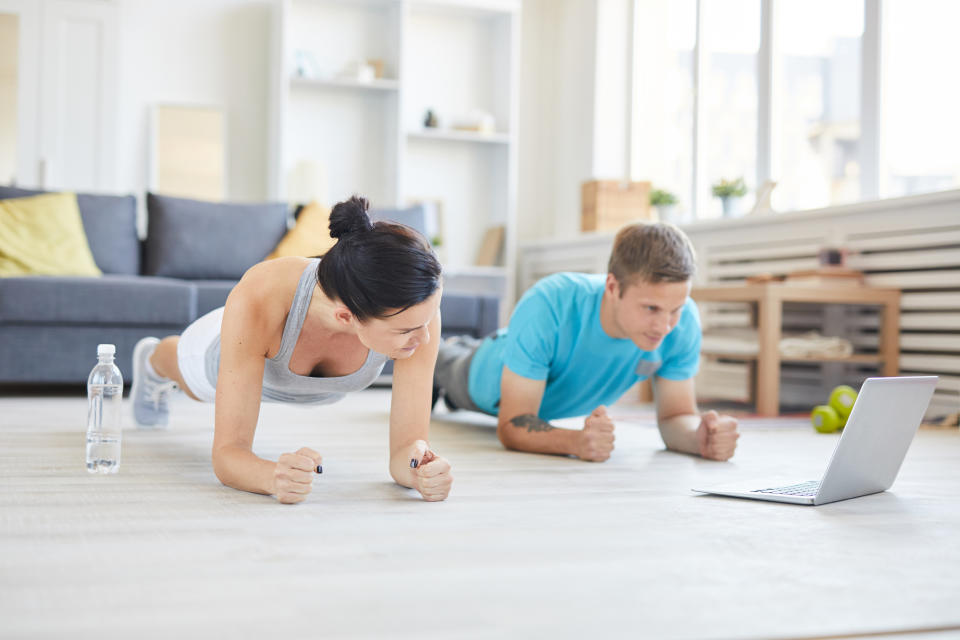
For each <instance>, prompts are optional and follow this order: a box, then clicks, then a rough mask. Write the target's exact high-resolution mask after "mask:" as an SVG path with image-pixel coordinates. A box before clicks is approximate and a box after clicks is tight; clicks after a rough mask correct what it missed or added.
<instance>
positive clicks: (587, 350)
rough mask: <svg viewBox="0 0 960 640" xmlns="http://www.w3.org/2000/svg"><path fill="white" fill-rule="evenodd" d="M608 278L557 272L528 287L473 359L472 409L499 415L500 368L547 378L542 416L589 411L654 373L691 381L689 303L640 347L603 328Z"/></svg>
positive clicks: (693, 311)
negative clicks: (650, 345) (649, 345)
mask: <svg viewBox="0 0 960 640" xmlns="http://www.w3.org/2000/svg"><path fill="white" fill-rule="evenodd" d="M605 282H606V276H605V275H588V274H584V273H557V274H554V275H552V276H548V277H546V278H544V279H543V280H540V281H539V282H537V284H535V285H534V286H533V287H531V288H530V289H529V290H528V291H527V292H526V293H525V294H524V295H523V297H522V298H521V299H520V302H518V303H517V307H516V309H514V311H513V315H512V316H511V318H510V324H509V326H508V327H506V328H504V329H500V330H499V331H498V332H497V333H496V334H495V335H493V336H491V337H488V338H486V339H485V340H484V341H483V343H482V344H481V345H480V347H479V348H478V349H477V352H476V353H475V354H474V356H473V360H472V362H471V364H470V378H469V383H468V384H469V387H468V388H469V391H470V397H471V398H472V399H473V401H474V403H476V405H477V407H478V408H480V409H481V410H482V411H485V412H487V413H490V414H493V415H496V413H497V408H498V407H499V405H500V378H501V375H502V373H503V366H504V365H506V366H507V367H509V368H510V370H511V371H513V372H514V373H516V374H518V375H521V376H523V377H525V378H530V379H532V380H546V381H547V385H546V389H545V390H544V394H543V401H542V403H541V405H540V418H541V419H543V420H553V419H556V418H568V417H572V416H582V415H586V414H589V413H590V412H591V411H593V410H594V409H596V408H597V407H598V406H600V405H610V404H612V403H614V402H616V401H617V400H618V399H619V398H620V396H622V395H623V394H624V393H625V392H626V391H627V389H629V388H630V387H632V386H633V385H634V384H635V383H636V382H637V381H638V380H644V379H646V378H648V377H650V376H651V375H654V374H656V375H657V376H659V377H661V378H666V379H668V380H687V379H689V378H692V377H693V376H694V375H695V374H696V372H697V368H698V366H699V363H700V316H699V314H698V312H697V307H696V304H695V303H694V302H693V300H690V299H688V300H687V302H686V304H685V305H684V307H683V311H682V312H681V314H680V320H679V321H678V322H677V325H676V326H675V327H674V328H673V330H672V331H671V332H670V333H669V334H667V336H666V337H665V338H664V339H663V341H662V342H661V343H660V346H659V347H657V348H656V349H655V350H653V351H643V350H641V349H639V348H638V347H637V346H636V345H635V344H634V343H633V342H632V341H631V340H629V339H627V338H611V337H610V336H608V335H607V334H606V333H605V332H604V330H603V327H602V326H601V324H600V302H601V301H602V300H603V291H604V283H605Z"/></svg>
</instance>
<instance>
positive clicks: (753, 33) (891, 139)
mask: <svg viewBox="0 0 960 640" xmlns="http://www.w3.org/2000/svg"><path fill="white" fill-rule="evenodd" d="M634 3H635V4H634V11H635V15H636V17H637V19H636V24H637V32H636V33H635V36H634V45H633V46H634V51H633V56H634V57H633V66H634V73H635V76H634V95H633V105H634V113H633V118H634V121H633V127H632V130H633V140H632V141H631V152H632V167H633V177H634V179H637V180H650V181H651V182H652V183H653V186H654V187H655V188H661V189H668V190H670V191H673V192H674V193H676V194H677V195H678V197H679V200H680V209H681V211H682V212H683V213H685V214H686V215H685V216H682V217H681V219H680V221H686V220H692V219H705V218H716V217H719V216H720V215H721V203H720V201H719V199H718V198H715V197H713V194H712V188H711V187H712V185H713V184H715V183H716V182H718V181H719V180H721V179H726V180H733V179H736V178H741V177H742V178H743V179H744V181H745V182H746V184H747V188H748V192H749V193H748V195H747V196H746V197H745V198H743V199H742V200H741V205H740V208H741V211H740V213H743V212H744V211H743V210H745V209H749V208H750V207H752V206H753V203H754V201H755V197H756V192H757V190H758V188H760V187H762V185H758V184H757V183H758V181H760V180H765V179H767V176H769V177H770V179H772V180H774V181H776V183H777V187H776V189H774V190H773V193H772V199H771V205H772V207H773V208H774V209H775V210H778V211H794V210H802V209H813V208H820V207H826V206H831V205H837V204H843V203H849V202H855V201H858V200H861V199H863V198H873V197H877V196H878V195H879V196H880V197H895V196H902V195H909V194H913V193H924V192H932V191H942V190H945V189H955V188H960V154H958V153H957V152H956V149H958V148H960V118H958V117H957V116H956V114H957V113H960V84H958V83H957V82H955V81H954V76H955V75H956V73H955V69H954V68H953V67H954V66H956V65H955V61H957V60H960V37H957V34H956V33H955V31H956V26H957V25H958V24H960V3H957V2H955V1H954V0H805V1H804V2H800V1H799V0H769V1H768V2H766V3H763V4H762V3H761V0H677V1H672V0H634ZM763 7H766V8H767V9H769V10H770V11H771V13H770V15H769V16H767V15H766V14H762V9H763ZM877 25H879V32H878V28H877ZM698 34H699V35H698ZM762 36H763V37H762ZM762 44H765V45H767V46H761V45H762ZM877 44H879V46H877ZM865 47H866V48H865ZM865 50H867V51H873V50H876V51H879V53H878V54H877V53H869V54H868V55H870V58H868V59H867V60H866V61H864V60H862V57H863V52H864V51H865ZM698 61H699V65H698V64H697V62H698ZM758 70H760V71H758ZM768 70H769V74H768V73H767V71H768ZM878 87H879V89H878ZM696 88H699V92H700V93H699V99H697V92H696ZM864 96H867V98H866V100H868V102H866V103H864V102H863V100H864V99H865V98H864ZM871 96H877V97H875V98H874V97H871ZM877 115H879V119H878V118H877V117H876V116H877ZM878 185H879V186H878Z"/></svg>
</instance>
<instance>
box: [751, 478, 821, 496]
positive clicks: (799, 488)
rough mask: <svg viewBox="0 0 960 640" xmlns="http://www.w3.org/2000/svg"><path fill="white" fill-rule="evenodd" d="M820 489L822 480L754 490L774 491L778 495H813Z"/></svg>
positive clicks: (755, 491) (762, 491)
mask: <svg viewBox="0 0 960 640" xmlns="http://www.w3.org/2000/svg"><path fill="white" fill-rule="evenodd" d="M818 489H820V481H819V480H810V481H809V482H801V483H800V484H791V485H788V486H786V487H774V488H772V489H756V490H754V493H774V494H776V495H778V496H804V497H813V496H815V495H817V490H818Z"/></svg>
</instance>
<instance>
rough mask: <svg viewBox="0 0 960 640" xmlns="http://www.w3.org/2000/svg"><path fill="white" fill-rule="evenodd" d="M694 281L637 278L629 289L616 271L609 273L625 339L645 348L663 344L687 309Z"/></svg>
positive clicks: (616, 317)
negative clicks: (622, 286)
mask: <svg viewBox="0 0 960 640" xmlns="http://www.w3.org/2000/svg"><path fill="white" fill-rule="evenodd" d="M691 284H692V283H691V282H690V281H689V280H685V281H683V282H660V283H657V284H652V283H650V282H644V281H642V280H636V281H635V282H633V283H632V284H628V285H627V286H626V287H625V288H621V287H620V283H619V282H617V279H616V278H614V277H613V275H612V274H610V275H608V276H607V291H606V294H607V295H608V296H610V300H611V303H612V305H613V306H612V309H613V321H614V324H615V325H616V328H617V330H618V331H619V332H620V334H621V335H620V336H618V337H622V338H628V339H629V340H631V341H632V342H633V344H635V345H637V347H638V348H640V349H643V350H644V351H652V350H653V349H656V348H657V347H659V346H660V343H661V342H663V339H664V338H665V337H666V336H667V334H668V333H670V332H671V331H672V330H673V328H674V327H675V326H677V322H679V321H680V314H681V313H682V312H683V305H684V304H685V303H686V301H687V296H689V295H690V287H691Z"/></svg>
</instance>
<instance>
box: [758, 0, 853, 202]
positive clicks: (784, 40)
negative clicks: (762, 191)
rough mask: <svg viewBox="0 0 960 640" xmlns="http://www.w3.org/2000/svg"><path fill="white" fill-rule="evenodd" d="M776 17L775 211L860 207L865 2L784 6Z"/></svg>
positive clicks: (810, 1) (826, 0) (822, 0)
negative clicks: (848, 204) (843, 205)
mask: <svg viewBox="0 0 960 640" xmlns="http://www.w3.org/2000/svg"><path fill="white" fill-rule="evenodd" d="M775 15H776V25H777V26H776V36H775V37H776V38H777V43H778V46H777V49H778V51H779V55H778V57H777V59H775V60H774V73H775V74H776V76H777V77H778V81H777V82H775V83H774V86H776V87H780V88H781V93H780V95H778V96H776V97H775V99H774V104H776V105H778V108H777V110H776V112H775V113H774V114H773V121H774V129H773V132H772V138H773V144H774V150H775V151H774V154H773V156H772V164H773V166H772V168H771V169H772V172H771V174H772V176H773V179H774V180H776V181H777V187H776V189H774V191H773V198H772V205H773V208H774V209H776V210H778V211H791V210H796V209H813V208H817V207H825V206H828V205H831V204H840V203H843V202H853V201H856V200H858V199H860V155H859V154H860V76H861V65H860V50H861V37H862V35H863V0H806V2H780V3H778V4H777V5H776V14H775ZM824 16H830V19H829V20H825V19H824Z"/></svg>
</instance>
